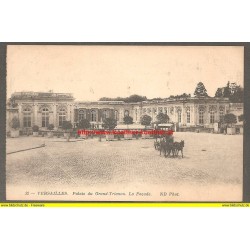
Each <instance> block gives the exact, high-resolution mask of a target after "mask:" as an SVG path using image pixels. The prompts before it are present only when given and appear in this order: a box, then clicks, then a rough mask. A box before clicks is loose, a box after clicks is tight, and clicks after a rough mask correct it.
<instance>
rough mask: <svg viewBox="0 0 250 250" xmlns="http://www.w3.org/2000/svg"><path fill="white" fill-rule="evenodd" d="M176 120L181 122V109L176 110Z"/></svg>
mask: <svg viewBox="0 0 250 250" xmlns="http://www.w3.org/2000/svg"><path fill="white" fill-rule="evenodd" d="M178 122H179V123H181V111H180V110H179V111H178Z"/></svg>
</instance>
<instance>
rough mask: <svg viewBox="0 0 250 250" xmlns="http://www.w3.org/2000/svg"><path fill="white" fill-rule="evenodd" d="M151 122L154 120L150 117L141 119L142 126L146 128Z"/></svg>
mask: <svg viewBox="0 0 250 250" xmlns="http://www.w3.org/2000/svg"><path fill="white" fill-rule="evenodd" d="M151 121H152V118H151V116H149V115H144V116H142V117H141V125H144V126H145V127H146V126H149V125H150V123H151Z"/></svg>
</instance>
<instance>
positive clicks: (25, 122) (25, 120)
mask: <svg viewBox="0 0 250 250" xmlns="http://www.w3.org/2000/svg"><path fill="white" fill-rule="evenodd" d="M23 126H24V127H25V128H30V127H31V116H30V115H25V116H24V117H23Z"/></svg>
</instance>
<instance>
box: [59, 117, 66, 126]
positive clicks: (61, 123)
mask: <svg viewBox="0 0 250 250" xmlns="http://www.w3.org/2000/svg"><path fill="white" fill-rule="evenodd" d="M64 121H66V116H64V115H63V116H62V115H61V116H59V127H62V125H63V122H64Z"/></svg>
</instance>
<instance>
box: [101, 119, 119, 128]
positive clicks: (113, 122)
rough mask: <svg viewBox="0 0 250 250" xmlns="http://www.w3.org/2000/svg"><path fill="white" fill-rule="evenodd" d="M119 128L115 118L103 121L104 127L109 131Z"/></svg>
mask: <svg viewBox="0 0 250 250" xmlns="http://www.w3.org/2000/svg"><path fill="white" fill-rule="evenodd" d="M116 126H117V121H116V119H114V118H106V119H104V121H103V127H104V128H105V129H108V130H112V129H114V128H115V127H116Z"/></svg>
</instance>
